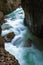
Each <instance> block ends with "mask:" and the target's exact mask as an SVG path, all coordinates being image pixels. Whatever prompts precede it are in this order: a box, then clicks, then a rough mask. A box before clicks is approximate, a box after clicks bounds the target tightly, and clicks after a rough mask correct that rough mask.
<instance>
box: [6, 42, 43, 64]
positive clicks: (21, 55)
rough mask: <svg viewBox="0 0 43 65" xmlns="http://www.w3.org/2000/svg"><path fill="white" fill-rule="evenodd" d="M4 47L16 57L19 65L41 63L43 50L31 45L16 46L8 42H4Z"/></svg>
mask: <svg viewBox="0 0 43 65" xmlns="http://www.w3.org/2000/svg"><path fill="white" fill-rule="evenodd" d="M5 49H6V50H7V51H9V52H10V53H11V54H12V55H14V56H15V57H16V58H17V59H18V61H19V63H20V65H43V51H39V50H37V49H36V48H34V47H33V46H31V47H16V46H13V45H12V44H10V43H9V44H5Z"/></svg>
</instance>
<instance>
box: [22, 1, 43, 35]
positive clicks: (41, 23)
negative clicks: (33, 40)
mask: <svg viewBox="0 0 43 65" xmlns="http://www.w3.org/2000/svg"><path fill="white" fill-rule="evenodd" d="M22 2H23V4H24V5H23V7H24V10H25V12H26V13H27V15H26V17H27V18H28V17H29V16H30V19H31V20H32V23H31V21H30V22H28V23H31V24H32V27H31V31H32V32H33V33H34V34H35V35H37V36H41V30H42V27H43V0H24V1H23V0H22ZM27 18H26V19H27ZM27 21H29V19H28V20H27ZM28 26H29V25H28ZM42 32H43V31H42ZM42 34H43V33H42Z"/></svg>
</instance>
